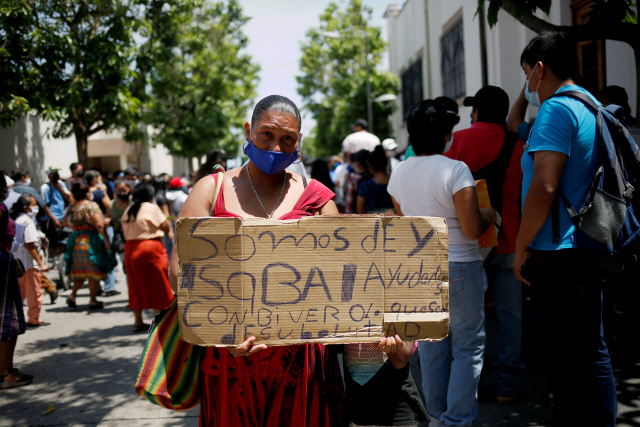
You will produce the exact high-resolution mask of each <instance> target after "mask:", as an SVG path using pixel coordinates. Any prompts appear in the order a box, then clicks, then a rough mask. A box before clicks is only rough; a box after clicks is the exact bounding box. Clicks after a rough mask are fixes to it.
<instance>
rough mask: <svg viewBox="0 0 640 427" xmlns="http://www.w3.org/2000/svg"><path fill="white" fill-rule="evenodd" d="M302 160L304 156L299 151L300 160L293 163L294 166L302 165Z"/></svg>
mask: <svg viewBox="0 0 640 427" xmlns="http://www.w3.org/2000/svg"><path fill="white" fill-rule="evenodd" d="M302 159H304V154H302V151H298V160H296V161H295V162H293V164H294V165H298V164H300V163H302Z"/></svg>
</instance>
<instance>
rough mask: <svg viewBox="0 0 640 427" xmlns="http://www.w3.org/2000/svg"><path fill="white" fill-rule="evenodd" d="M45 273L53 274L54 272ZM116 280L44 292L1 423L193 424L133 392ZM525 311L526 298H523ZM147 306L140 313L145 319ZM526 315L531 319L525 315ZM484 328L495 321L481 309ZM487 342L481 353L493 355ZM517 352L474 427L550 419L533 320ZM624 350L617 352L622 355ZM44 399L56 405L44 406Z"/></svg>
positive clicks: (628, 354)
mask: <svg viewBox="0 0 640 427" xmlns="http://www.w3.org/2000/svg"><path fill="white" fill-rule="evenodd" d="M50 277H51V278H52V279H55V278H56V276H55V273H51V274H50ZM119 277H120V281H119V283H118V284H117V285H116V286H117V289H118V290H120V291H122V292H123V293H122V294H121V295H118V296H116V297H111V298H102V299H103V301H105V302H106V304H107V306H106V309H104V310H100V311H91V312H90V311H89V310H88V306H87V304H88V301H89V298H88V290H87V289H86V288H84V289H83V290H82V291H81V292H80V293H79V297H78V309H77V311H71V310H70V309H69V308H67V306H66V304H65V298H66V295H67V294H68V292H65V293H63V294H62V295H61V296H60V298H59V299H58V301H57V302H56V304H54V305H50V304H49V297H48V296H45V305H44V306H43V316H42V317H43V319H44V321H46V322H51V323H52V326H51V327H49V328H46V329H42V330H33V331H27V332H26V334H24V335H21V336H20V338H19V340H18V348H17V351H16V358H15V359H16V365H17V367H19V368H20V369H21V370H22V371H23V372H25V373H29V374H32V375H34V376H35V380H34V382H33V384H32V385H30V386H26V387H20V388H15V389H9V390H3V391H0V414H2V415H1V416H0V426H2V427H4V426H67V425H74V426H95V425H98V426H122V425H133V424H134V423H135V424H136V425H138V426H197V425H198V408H196V409H193V410H191V411H187V412H184V413H178V412H173V411H169V410H165V409H162V408H160V407H158V406H155V405H153V404H151V403H149V402H147V401H145V400H144V399H143V398H141V397H139V396H138V395H137V394H136V393H135V391H134V388H133V386H134V382H135V378H136V372H137V368H138V363H139V357H140V354H141V351H142V346H143V344H144V341H145V334H132V333H131V324H132V323H133V315H132V314H131V313H130V312H129V311H128V309H127V292H126V286H125V282H124V280H123V277H122V274H121V272H120V273H119ZM525 314H526V315H528V314H530V313H528V305H527V304H525ZM152 315H153V313H152V312H148V313H146V320H148V321H150V320H151V317H152ZM527 318H529V319H530V317H529V316H527ZM487 325H488V328H493V327H495V323H494V322H493V319H492V315H491V313H490V312H489V314H488V323H487ZM633 349H634V347H633V345H631V344H630V343H629V344H626V346H625V345H624V343H623V345H622V347H621V348H620V349H619V350H618V351H619V352H620V353H621V357H619V358H617V359H616V363H615V367H616V376H617V380H618V393H619V402H620V403H619V423H618V425H619V426H640V363H638V352H637V351H636V352H634V351H633ZM492 351H493V350H492V343H491V342H489V343H488V352H487V354H488V357H491V354H492ZM523 354H524V359H525V362H526V364H527V368H526V371H525V375H524V378H523V387H522V389H521V393H520V398H519V399H518V401H517V402H516V403H514V404H513V405H510V406H499V405H497V404H496V403H494V402H493V401H492V397H493V393H492V391H491V387H490V383H491V375H490V372H489V370H487V371H486V372H484V373H483V382H482V387H481V389H480V408H479V415H478V418H477V419H476V423H475V425H476V426H482V427H488V426H509V427H511V426H512V427H516V426H518V427H519V426H549V425H551V406H550V401H551V399H550V391H549V383H548V380H547V379H546V378H545V376H544V370H543V368H542V367H541V364H540V359H541V353H540V347H539V346H538V345H537V344H536V343H535V340H534V339H533V328H532V323H531V322H530V321H529V322H525V347H524V349H523ZM622 356H624V357H622ZM49 405H53V406H54V407H55V410H53V411H51V412H49V413H47V414H45V413H46V411H47V409H48V408H49Z"/></svg>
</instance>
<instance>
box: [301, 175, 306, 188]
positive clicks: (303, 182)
mask: <svg viewBox="0 0 640 427" xmlns="http://www.w3.org/2000/svg"><path fill="white" fill-rule="evenodd" d="M302 185H304V188H307V177H305V176H303V177H302Z"/></svg>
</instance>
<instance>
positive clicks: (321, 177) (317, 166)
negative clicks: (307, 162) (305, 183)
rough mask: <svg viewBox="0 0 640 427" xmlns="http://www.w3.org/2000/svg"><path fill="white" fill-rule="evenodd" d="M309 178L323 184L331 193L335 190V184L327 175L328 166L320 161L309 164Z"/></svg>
mask: <svg viewBox="0 0 640 427" xmlns="http://www.w3.org/2000/svg"><path fill="white" fill-rule="evenodd" d="M311 178H313V179H315V180H317V181H319V182H320V183H321V184H324V186H325V187H327V188H328V189H329V190H331V191H333V189H334V188H335V184H334V183H333V181H332V180H331V175H330V174H329V164H328V163H327V162H326V161H324V160H322V159H318V160H316V161H314V162H313V163H312V164H311Z"/></svg>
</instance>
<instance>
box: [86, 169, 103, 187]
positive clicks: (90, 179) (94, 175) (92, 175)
mask: <svg viewBox="0 0 640 427" xmlns="http://www.w3.org/2000/svg"><path fill="white" fill-rule="evenodd" d="M99 176H100V172H98V171H94V170H90V171H87V172H85V174H84V180H85V181H87V184H89V185H91V183H92V182H93V180H94V179H98V177H99Z"/></svg>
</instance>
